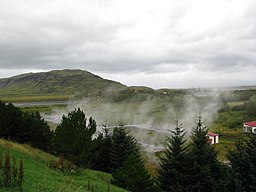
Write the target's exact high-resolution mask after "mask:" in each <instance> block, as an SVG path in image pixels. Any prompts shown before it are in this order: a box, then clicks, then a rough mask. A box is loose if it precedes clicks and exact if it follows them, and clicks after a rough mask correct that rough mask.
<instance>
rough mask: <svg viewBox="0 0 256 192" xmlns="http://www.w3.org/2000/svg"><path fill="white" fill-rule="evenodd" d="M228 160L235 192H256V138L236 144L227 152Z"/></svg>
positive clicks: (252, 137) (253, 136) (251, 137)
mask: <svg viewBox="0 0 256 192" xmlns="http://www.w3.org/2000/svg"><path fill="white" fill-rule="evenodd" d="M227 157H228V160H229V161H230V164H231V169H232V171H233V173H234V174H233V177H234V183H235V190H236V191H256V137H255V135H251V136H250V137H249V139H248V140H244V141H240V142H238V143H237V144H236V148H235V150H232V151H229V153H228V156H227Z"/></svg>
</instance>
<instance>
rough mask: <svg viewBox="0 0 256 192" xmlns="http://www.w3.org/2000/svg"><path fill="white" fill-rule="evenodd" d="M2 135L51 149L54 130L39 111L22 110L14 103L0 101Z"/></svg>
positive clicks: (47, 149)
mask: <svg viewBox="0 0 256 192" xmlns="http://www.w3.org/2000/svg"><path fill="white" fill-rule="evenodd" d="M0 137H4V138H5V139H11V140H13V141H17V142H20V143H27V144H30V145H32V146H33V147H37V148H40V149H43V150H45V151H49V150H50V148H51V142H52V132H51V130H50V127H49V126H48V125H47V123H46V122H45V121H44V119H43V118H42V116H41V115H40V113H39V112H36V113H28V112H22V111H21V110H20V109H19V108H18V107H15V106H14V105H13V104H11V103H9V104H6V103H5V102H3V101H0Z"/></svg>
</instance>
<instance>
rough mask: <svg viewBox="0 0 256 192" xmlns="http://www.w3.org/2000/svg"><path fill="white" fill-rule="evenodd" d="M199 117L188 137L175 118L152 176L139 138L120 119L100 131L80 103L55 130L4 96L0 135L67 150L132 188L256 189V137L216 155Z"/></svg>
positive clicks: (151, 190)
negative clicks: (223, 159)
mask: <svg viewBox="0 0 256 192" xmlns="http://www.w3.org/2000/svg"><path fill="white" fill-rule="evenodd" d="M207 132H208V129H207V127H205V126H204V125H203V124H202V122H201V118H200V117H199V119H198V122H197V125H196V127H194V128H193V130H192V133H191V136H190V138H191V139H190V140H191V141H190V142H188V141H187V140H186V133H185V131H184V129H183V128H182V126H181V125H180V124H179V123H178V122H177V125H176V127H175V130H174V131H171V133H170V136H169V137H167V146H166V149H165V151H164V155H162V156H161V158H160V168H159V174H158V176H157V177H156V178H154V179H152V178H151V177H150V175H149V173H148V171H147V169H146V168H145V166H144V162H143V160H142V157H141V151H140V148H139V145H138V143H137V141H136V140H135V139H134V137H132V136H130V135H129V134H128V132H127V131H126V129H125V128H124V126H123V125H122V124H120V125H119V126H117V127H115V128H114V129H113V131H110V130H109V129H108V128H107V126H106V125H105V126H104V129H103V133H98V132H97V124H96V121H95V120H94V119H92V118H89V119H87V118H86V117H85V114H84V112H83V111H82V110H81V109H80V108H77V109H75V110H73V111H71V112H69V113H68V115H66V116H65V115H63V117H62V120H61V122H60V124H59V125H58V126H57V128H56V130H55V131H50V129H49V126H48V125H47V123H46V122H45V121H44V120H43V118H42V117H41V116H40V114H39V113H35V114H30V113H25V112H22V111H20V110H19V109H18V108H16V107H14V106H13V105H12V104H6V103H4V102H0V137H4V138H6V139H12V140H14V141H17V142H21V143H28V144H31V145H32V146H34V147H38V148H40V149H43V150H45V151H50V152H52V153H54V154H56V155H59V156H63V157H65V158H66V159H68V160H69V161H71V162H73V163H74V164H75V165H77V166H81V167H86V168H91V169H96V170H100V171H104V172H107V173H111V174H112V176H113V179H112V183H113V184H115V185H117V186H120V187H122V188H125V189H128V190H130V191H134V192H137V191H141V192H144V191H145V192H154V191H192V192H193V191H256V138H255V136H254V135H252V136H251V137H250V138H249V139H248V140H246V141H240V142H239V143H237V145H236V148H235V150H232V151H230V152H229V153H228V156H227V157H228V160H229V163H223V162H221V161H219V160H218V159H217V152H216V150H215V148H214V146H213V145H211V144H210V143H209V141H208V136H207Z"/></svg>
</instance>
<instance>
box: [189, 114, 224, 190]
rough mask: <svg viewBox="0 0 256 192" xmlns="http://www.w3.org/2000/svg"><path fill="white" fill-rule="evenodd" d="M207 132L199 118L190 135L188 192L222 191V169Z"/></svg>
mask: <svg viewBox="0 0 256 192" xmlns="http://www.w3.org/2000/svg"><path fill="white" fill-rule="evenodd" d="M207 132H208V129H207V127H205V126H203V124H202V121H201V117H199V118H198V123H197V126H196V127H195V128H194V129H193V131H192V135H191V139H192V143H191V146H190V152H189V162H190V167H191V168H190V170H189V172H188V173H189V174H188V176H189V177H188V189H189V191H196V192H197V191H221V190H222V189H223V186H222V182H221V180H222V178H223V177H222V176H223V175H222V174H223V172H222V167H221V164H220V162H219V161H218V160H217V152H216V151H215V149H214V147H213V146H212V145H211V144H210V142H209V141H208V139H209V138H208V136H207Z"/></svg>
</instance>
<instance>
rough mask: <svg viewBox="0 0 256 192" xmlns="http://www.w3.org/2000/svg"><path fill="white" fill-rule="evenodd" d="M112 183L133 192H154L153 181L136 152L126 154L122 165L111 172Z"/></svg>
mask: <svg viewBox="0 0 256 192" xmlns="http://www.w3.org/2000/svg"><path fill="white" fill-rule="evenodd" d="M112 177H113V179H112V183H113V184H114V185H117V186H119V187H122V188H124V189H127V190H129V191H133V192H154V191H155V190H156V189H155V186H154V182H153V181H152V180H151V178H150V175H149V173H148V171H147V170H146V169H145V166H144V163H143V161H142V159H141V157H140V155H139V151H138V152H133V153H131V154H129V155H128V157H127V159H126V160H125V161H124V163H123V165H122V166H121V167H120V168H119V169H117V170H116V171H115V172H114V173H113V174H112Z"/></svg>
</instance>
